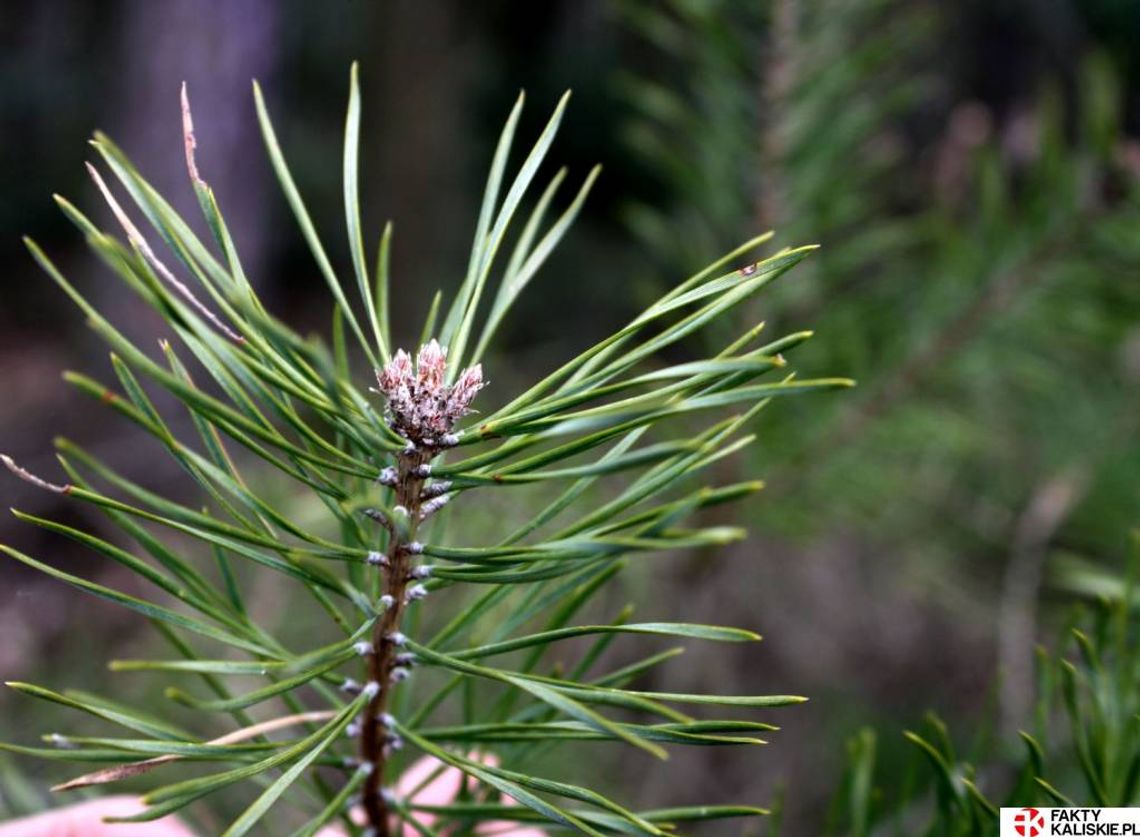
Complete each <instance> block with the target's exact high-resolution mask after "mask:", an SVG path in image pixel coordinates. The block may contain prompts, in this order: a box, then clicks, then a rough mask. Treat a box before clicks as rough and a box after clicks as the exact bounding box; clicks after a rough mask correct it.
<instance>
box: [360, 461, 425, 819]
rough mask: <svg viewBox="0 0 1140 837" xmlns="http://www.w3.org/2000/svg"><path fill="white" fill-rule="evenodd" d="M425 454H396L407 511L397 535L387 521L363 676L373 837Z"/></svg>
mask: <svg viewBox="0 0 1140 837" xmlns="http://www.w3.org/2000/svg"><path fill="white" fill-rule="evenodd" d="M429 458H430V457H429V455H428V454H426V453H423V452H421V451H419V450H413V451H411V452H408V453H402V454H400V456H399V458H398V466H397V479H396V486H395V489H396V502H397V503H398V504H399V505H401V506H403V507H404V508H405V509H407V511H408V528H407V532H406V535H405V536H403V537H401V534H400V533H399V530H398V528H396V527H393V530H392V537H391V541H390V543H389V545H388V556H387V557H388V565H387V567H386V568H384V593H385V594H387V595H389V596H391V597H392V605H391V607H389V608H388V609H387V610H386V611H385V612H384V614H383V615H382V616H381V617H380V619H379V621H378V622H377V623H376V628H375V630H374V632H373V635H372V655H371V657H370V661H369V666H368V679H369V681H370V682H374V683H378V684H379V685H380V691H379V692H377V693H376V696H375V697H374V698H372V700H371V702H370V703H369V704H368V707H367V709H365V713H364V722H363V725H362V728H361V734H360V760H361V763H364V764H371V765H372V772H371V773H369V774H368V778H367V779H366V780H365V782H364V812H365V814H366V815H367V817H368V824H369V826H371V828H372V829H373V830H374V832H375V834H376V835H377V837H389V835H390V833H391V823H390V822H389V820H390V815H389V811H388V803H387V801H386V800H385V799H384V796H383V794H382V789H383V787H384V768H385V767H386V762H387V754H386V752H385V744H386V743H387V735H388V730H387V728H386V727H385V726H384V722H383V721H382V720H381V719H382V716H383V714H384V712H385V711H387V707H388V692H389V690H390V689H391V688H392V683H391V676H392V670H393V669H394V668H396V665H395V660H396V655H397V654H398V653H399V647H398V646H397V645H396V644H395V643H394V642H393V641H392V636H393V634H395V633H396V632H397V631H399V629H400V622H401V620H402V618H403V615H404V605H405V601H404V596H405V593H406V589H407V585H408V580H409V577H410V571H411V566H410V556H411V553H410V552H409V550H408V544H410V543H411V542H412V541H413V540H414V539H415V532H416V525H417V523H418V521H419V514H420V494H421V492H422V491H423V484H424V478H423V477H422V476H420V475H419V473H418V469H419V467H420V466H421V465H423V464H425V463H426V461H427V460H428V459H429Z"/></svg>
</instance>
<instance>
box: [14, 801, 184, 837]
mask: <svg viewBox="0 0 1140 837" xmlns="http://www.w3.org/2000/svg"><path fill="white" fill-rule="evenodd" d="M145 810H146V806H145V805H143V803H142V802H141V801H140V800H139V799H137V798H136V797H133V796H108V797H104V798H103V799H92V800H91V801H90V802H80V803H79V804H78V805H68V806H66V807H64V808H57V809H55V810H54V811H45V812H43V813H42V814H36V815H35V816H31V817H25V818H24V819H21V820H13V821H12V822H7V823H4V824H2V825H0V837H143V835H144V834H145V835H146V837H194V832H193V831H191V830H190V829H188V828H187V827H186V826H184V825H183V824H182V823H180V822H179V821H178V820H176V819H175V818H174V817H164V818H163V819H161V820H156V821H154V822H148V823H141V824H140V823H129V822H127V823H105V822H103V818H104V817H129V816H131V815H133V814H139V813H142V812H143V811H145Z"/></svg>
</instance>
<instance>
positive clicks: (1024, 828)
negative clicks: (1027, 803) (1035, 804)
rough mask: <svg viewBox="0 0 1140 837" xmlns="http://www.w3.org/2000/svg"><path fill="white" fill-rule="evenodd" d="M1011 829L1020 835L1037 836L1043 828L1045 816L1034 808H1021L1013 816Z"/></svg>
mask: <svg viewBox="0 0 1140 837" xmlns="http://www.w3.org/2000/svg"><path fill="white" fill-rule="evenodd" d="M1013 830H1014V831H1016V832H1017V833H1018V834H1019V835H1020V837H1037V835H1039V834H1040V833H1041V832H1042V831H1044V830H1045V817H1044V815H1042V813H1041V812H1040V811H1038V810H1037V809H1036V808H1022V809H1021V810H1020V811H1018V812H1017V813H1016V814H1015V815H1014V817H1013Z"/></svg>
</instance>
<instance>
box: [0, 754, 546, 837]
mask: <svg viewBox="0 0 1140 837" xmlns="http://www.w3.org/2000/svg"><path fill="white" fill-rule="evenodd" d="M481 760H482V761H483V762H484V763H485V764H494V758H493V757H491V756H483V757H482V759H481ZM440 766H441V765H440V763H439V762H438V761H437V760H436V759H433V758H422V759H420V760H419V761H417V762H416V763H415V764H413V765H412V766H411V767H409V768H408V769H407V770H405V771H404V775H403V776H401V777H400V782H399V784H398V785H397V786H396V794H397V795H399V796H402V797H405V798H410V799H413V800H415V801H416V802H418V803H419V804H421V805H446V804H448V803H449V802H451V801H452V800H453V799H455V797H456V796H458V795H459V788H460V786H461V785H462V782H463V774H462V773H461V772H460V771H459V770H457V769H455V768H454V767H446V768H444V769H443V770H440V771H439V774H438V775H437V776H436V777H435V778H433V779H432V780H431V781H430V782H427V784H424V782H425V781H427V779H428V777H429V776H431V775H432V774H433V773H435V772H436V771H437V770H439V768H440ZM420 785H423V787H422V788H420ZM417 788H419V790H418V791H417V790H416V789H417ZM409 794H410V796H409ZM145 809H146V806H145V805H143V803H142V802H141V801H140V800H138V799H136V798H135V797H133V796H108V797H106V798H104V799H95V800H92V801H90V802H81V803H79V804H78V805H68V806H66V807H64V808H57V809H56V810H54V811H45V812H44V813H42V814H36V815H35V816H31V817H26V818H24V819H20V820H13V821H12V822H8V823H3V824H0V837H143V835H144V834H145V837H194V832H192V831H191V830H190V829H189V828H187V827H186V826H185V825H183V824H182V823H180V822H179V821H178V820H177V819H175V818H174V817H165V818H163V819H161V820H156V821H155V822H150V823H142V824H138V823H105V822H103V818H104V817H129V816H131V815H132V814H137V813H140V812H141V811H143V810H145ZM357 819H358V820H359V819H360V818H359V817H357ZM418 819H419V821H420V822H421V823H423V824H424V825H426V826H430V825H432V824H434V823H435V821H436V817H435V816H434V815H433V814H419V815H418ZM475 831H476V833H477V834H485V835H492V834H494V835H496V837H500V836H501V835H509V837H545V835H546V833H545V832H544V831H542V830H541V829H538V828H533V827H518V826H515V825H514V824H513V823H508V822H487V823H483V824H482V825H480V826H479V827H478V828H476V829H475ZM343 834H344V832H343V831H342V830H341V829H339V828H328V829H324V830H323V831H321V837H343ZM417 834H418V832H416V830H415V829H413V828H411V827H410V826H407V825H405V826H404V828H403V831H402V837H416V835H417Z"/></svg>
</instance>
